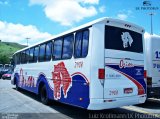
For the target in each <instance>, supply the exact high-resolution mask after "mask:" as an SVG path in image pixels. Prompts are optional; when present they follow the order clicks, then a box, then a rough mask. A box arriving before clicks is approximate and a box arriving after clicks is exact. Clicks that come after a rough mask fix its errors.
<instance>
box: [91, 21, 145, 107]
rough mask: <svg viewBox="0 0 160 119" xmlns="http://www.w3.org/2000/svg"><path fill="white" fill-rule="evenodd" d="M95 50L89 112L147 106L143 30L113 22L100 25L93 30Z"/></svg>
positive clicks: (93, 50) (93, 52) (93, 53)
mask: <svg viewBox="0 0 160 119" xmlns="http://www.w3.org/2000/svg"><path fill="white" fill-rule="evenodd" d="M129 25H130V24H129ZM94 27H95V28H94ZM98 28H99V29H98ZM103 29H104V30H103ZM94 30H95V31H94ZM94 33H97V34H94ZM100 33H101V34H100ZM102 34H104V35H102ZM101 41H104V42H101ZM92 46H94V47H93V48H92V61H93V62H92V63H91V77H92V78H91V87H90V93H91V94H90V96H91V98H90V100H91V102H90V105H89V109H95V110H97V109H106V108H115V107H120V106H124V105H134V104H139V103H144V102H145V100H146V82H145V80H144V54H143V32H142V30H141V29H139V28H135V27H134V26H131V25H130V27H129V28H128V27H125V23H117V22H116V23H113V22H112V21H110V23H108V24H106V25H99V24H97V25H95V26H93V44H92ZM94 74H97V77H95V76H94Z"/></svg>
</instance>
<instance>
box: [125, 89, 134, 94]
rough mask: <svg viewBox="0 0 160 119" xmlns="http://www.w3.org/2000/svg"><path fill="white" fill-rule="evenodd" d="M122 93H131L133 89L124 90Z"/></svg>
mask: <svg viewBox="0 0 160 119" xmlns="http://www.w3.org/2000/svg"><path fill="white" fill-rule="evenodd" d="M124 93H125V94H129V93H133V88H125V89H124Z"/></svg>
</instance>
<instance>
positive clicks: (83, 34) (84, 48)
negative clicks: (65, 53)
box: [74, 29, 89, 58]
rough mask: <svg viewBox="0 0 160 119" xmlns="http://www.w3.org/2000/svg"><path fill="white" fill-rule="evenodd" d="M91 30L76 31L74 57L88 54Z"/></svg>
mask: <svg viewBox="0 0 160 119" xmlns="http://www.w3.org/2000/svg"><path fill="white" fill-rule="evenodd" d="M88 43H89V30H88V29H87V30H84V31H80V32H77V33H76V36H75V45H74V57H75V58H82V57H86V56H87V54H88Z"/></svg>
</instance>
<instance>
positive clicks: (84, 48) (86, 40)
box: [82, 30, 89, 57]
mask: <svg viewBox="0 0 160 119" xmlns="http://www.w3.org/2000/svg"><path fill="white" fill-rule="evenodd" d="M88 43H89V30H86V31H84V32H83V41H82V57H86V56H87V54H88Z"/></svg>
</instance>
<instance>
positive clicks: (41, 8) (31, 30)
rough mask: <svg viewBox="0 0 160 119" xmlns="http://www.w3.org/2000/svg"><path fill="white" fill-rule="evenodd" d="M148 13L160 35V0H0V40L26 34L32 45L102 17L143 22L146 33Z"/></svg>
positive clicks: (16, 39)
mask: <svg viewBox="0 0 160 119" xmlns="http://www.w3.org/2000/svg"><path fill="white" fill-rule="evenodd" d="M144 1H149V3H150V5H148V6H146V5H143V2H144ZM147 7H148V9H144V8H147ZM149 13H154V15H153V34H154V35H160V0H0V40H1V41H4V42H17V43H21V44H24V45H26V44H27V40H26V38H29V40H28V41H29V45H31V44H34V43H37V42H40V41H43V40H46V39H48V38H51V37H53V36H54V35H57V34H59V33H62V32H64V31H66V30H69V29H72V28H74V27H77V26H80V25H82V24H85V23H87V22H90V21H92V20H95V19H98V18H101V17H111V18H116V19H121V20H125V21H129V22H132V23H134V24H137V25H139V26H142V27H143V28H144V29H145V36H147V35H149V33H150V28H151V25H150V22H151V17H150V15H149Z"/></svg>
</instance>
